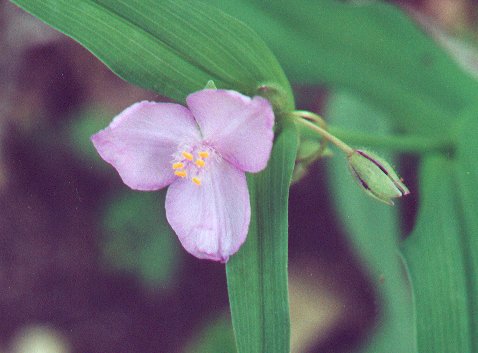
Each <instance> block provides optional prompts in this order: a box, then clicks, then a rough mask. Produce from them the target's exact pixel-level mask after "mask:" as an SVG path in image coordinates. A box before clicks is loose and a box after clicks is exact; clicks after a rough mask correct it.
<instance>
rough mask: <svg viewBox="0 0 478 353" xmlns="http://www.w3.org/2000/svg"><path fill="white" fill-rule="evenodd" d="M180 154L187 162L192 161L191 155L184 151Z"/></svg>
mask: <svg viewBox="0 0 478 353" xmlns="http://www.w3.org/2000/svg"><path fill="white" fill-rule="evenodd" d="M181 154H182V156H183V157H184V158H186V159H187V160H188V161H192V160H193V155H192V154H191V153H189V152H186V151H184V152H183V153H181Z"/></svg>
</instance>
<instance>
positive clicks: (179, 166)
mask: <svg viewBox="0 0 478 353" xmlns="http://www.w3.org/2000/svg"><path fill="white" fill-rule="evenodd" d="M182 168H184V163H181V162H177V163H173V169H182Z"/></svg>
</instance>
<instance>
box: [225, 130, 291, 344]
mask: <svg viewBox="0 0 478 353" xmlns="http://www.w3.org/2000/svg"><path fill="white" fill-rule="evenodd" d="M297 140H298V139H297V132H296V129H295V126H293V125H287V126H286V127H285V129H284V130H283V131H282V132H281V133H280V134H279V135H278V136H277V137H276V141H275V143H274V148H273V152H272V156H271V159H270V160H269V165H268V167H267V169H266V170H264V171H263V172H261V173H259V174H255V175H251V176H249V178H248V184H249V192H250V195H251V206H252V218H251V224H250V228H249V234H248V236H247V241H246V243H245V244H244V245H243V246H242V248H241V250H239V252H238V253H237V254H236V255H234V256H233V257H232V258H231V260H230V261H229V262H228V264H227V266H226V270H227V284H228V289H229V302H230V305H231V314H232V322H233V327H234V331H235V334H236V344H237V349H238V353H265V352H274V353H289V350H290V324H289V321H290V318H289V303H288V291H287V248H288V247H287V230H288V221H287V210H288V195H289V185H290V182H291V178H292V171H293V167H294V161H295V156H296V152H297V145H298V141H297Z"/></svg>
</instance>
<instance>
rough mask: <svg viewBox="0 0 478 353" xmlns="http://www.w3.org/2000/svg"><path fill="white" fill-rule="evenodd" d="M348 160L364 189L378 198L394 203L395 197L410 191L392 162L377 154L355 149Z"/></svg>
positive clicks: (353, 173)
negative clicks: (391, 164) (392, 165)
mask: <svg viewBox="0 0 478 353" xmlns="http://www.w3.org/2000/svg"><path fill="white" fill-rule="evenodd" d="M348 162H349V167H350V170H351V172H352V175H353V176H355V178H356V179H357V181H358V183H359V185H360V186H361V187H362V189H363V190H364V191H365V192H366V193H367V194H369V195H370V196H372V197H374V198H376V199H377V200H379V201H382V202H385V203H386V204H388V205H393V201H392V199H393V198H396V197H402V196H404V195H408V194H409V193H410V191H409V190H408V189H407V187H406V186H405V185H404V184H403V183H402V181H401V179H400V178H399V177H398V175H397V173H395V171H394V170H393V169H392V167H391V166H390V164H388V163H387V162H386V161H384V160H383V159H382V158H380V157H377V156H376V155H375V154H372V153H370V152H368V151H363V150H355V151H354V153H352V154H351V155H350V156H348Z"/></svg>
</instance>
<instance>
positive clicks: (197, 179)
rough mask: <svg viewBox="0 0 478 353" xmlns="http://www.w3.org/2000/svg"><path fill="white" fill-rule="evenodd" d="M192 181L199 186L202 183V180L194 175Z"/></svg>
mask: <svg viewBox="0 0 478 353" xmlns="http://www.w3.org/2000/svg"><path fill="white" fill-rule="evenodd" d="M191 181H192V182H193V183H194V184H196V185H197V186H200V185H201V180H199V178H196V177H194V178H192V179H191Z"/></svg>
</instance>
